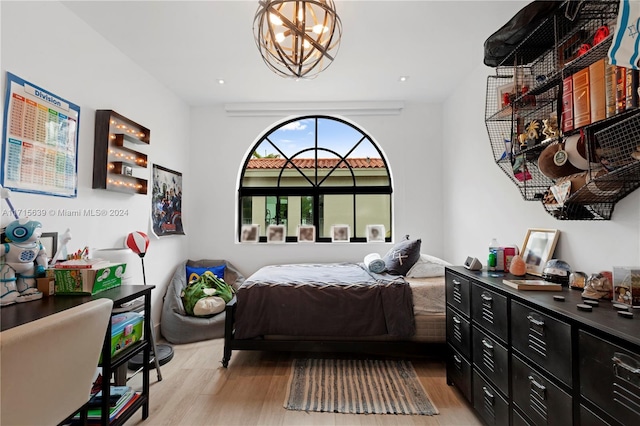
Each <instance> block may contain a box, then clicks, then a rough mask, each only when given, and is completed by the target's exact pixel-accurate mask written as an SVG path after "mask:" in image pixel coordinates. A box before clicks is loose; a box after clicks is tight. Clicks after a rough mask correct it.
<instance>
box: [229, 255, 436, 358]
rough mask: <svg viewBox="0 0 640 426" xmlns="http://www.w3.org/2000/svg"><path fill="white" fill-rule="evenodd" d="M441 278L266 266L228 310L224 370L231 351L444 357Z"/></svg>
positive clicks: (353, 267)
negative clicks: (363, 353) (364, 353)
mask: <svg viewBox="0 0 640 426" xmlns="http://www.w3.org/2000/svg"><path fill="white" fill-rule="evenodd" d="M441 270H442V275H439V276H430V277H421V278H415V277H411V276H410V275H411V274H407V275H394V274H389V273H385V272H383V273H374V272H371V271H370V270H369V268H367V266H366V265H365V264H364V263H320V264H318V263H315V264H289V265H269V266H265V267H263V268H261V269H259V270H258V271H256V272H255V273H254V274H253V275H251V276H250V277H249V278H247V279H246V280H245V281H244V283H243V284H242V285H241V286H240V287H239V288H238V290H237V293H236V297H234V299H233V300H232V301H231V302H229V303H228V304H227V306H226V310H225V312H226V317H225V342H224V343H225V344H224V355H223V359H222V365H223V366H224V367H227V366H228V364H229V360H230V359H231V354H232V351H233V350H234V349H235V350H284V351H321V352H366V353H382V354H419V355H434V356H441V355H442V354H443V352H444V342H445V309H444V304H445V296H444V293H445V285H444V266H442V267H441ZM431 275H433V274H431Z"/></svg>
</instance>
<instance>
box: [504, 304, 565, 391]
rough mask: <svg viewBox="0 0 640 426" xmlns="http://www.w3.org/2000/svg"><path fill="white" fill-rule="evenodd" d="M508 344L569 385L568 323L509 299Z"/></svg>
mask: <svg viewBox="0 0 640 426" xmlns="http://www.w3.org/2000/svg"><path fill="white" fill-rule="evenodd" d="M511 344H512V346H513V347H514V349H516V350H518V351H519V352H520V353H522V354H523V355H524V356H526V357H527V358H529V359H530V360H531V361H533V363H534V364H536V365H539V366H540V367H542V368H544V369H545V370H547V371H548V372H549V373H551V375H553V376H554V377H556V378H558V379H559V380H561V381H563V382H564V383H565V384H566V385H567V386H571V383H572V374H571V360H572V353H571V326H569V324H567V323H565V322H562V321H559V320H557V319H554V318H551V317H550V316H548V315H545V314H543V313H541V312H539V311H536V310H535V309H530V308H528V307H526V306H524V305H522V304H520V303H518V302H516V301H512V302H511Z"/></svg>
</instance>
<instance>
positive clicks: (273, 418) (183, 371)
mask: <svg viewBox="0 0 640 426" xmlns="http://www.w3.org/2000/svg"><path fill="white" fill-rule="evenodd" d="M223 343H224V341H223V339H215V340H209V341H205V342H197V343H190V344H185V345H173V349H174V357H173V359H172V360H171V361H170V362H168V363H167V364H165V365H163V366H162V367H161V372H162V377H163V380H162V381H160V382H159V381H158V380H157V374H156V370H155V369H152V370H151V374H150V378H151V403H150V415H149V417H148V418H147V420H145V421H142V420H141V418H142V411H138V412H136V413H135V414H134V416H133V417H132V418H131V419H129V421H128V422H127V423H126V425H127V426H131V425H138V426H151V425H185V426H192V425H193V426H196V425H231V426H234V425H238V426H245V425H246V426H249V425H251V426H253V425H287V426H288V425H292V426H293V425H295V426H303V425H336V426H341V425H389V426H390V425H398V426H400V425H480V424H481V422H480V421H479V420H478V418H477V417H476V416H475V415H474V414H473V412H472V411H471V408H470V406H469V404H468V403H467V402H466V401H465V400H464V399H463V397H462V396H461V394H460V393H459V391H458V390H457V389H455V388H453V387H450V386H447V384H446V379H445V365H444V362H442V361H437V360H432V359H427V358H413V359H411V361H412V363H413V366H414V368H415V370H416V372H417V373H418V376H419V377H420V381H421V382H422V384H423V386H424V388H425V389H426V390H427V392H428V394H429V396H430V397H431V400H432V401H433V403H434V404H435V405H436V407H437V408H438V410H439V411H440V414H439V415H436V416H407V415H373V414H368V415H357V414H337V413H306V412H303V411H290V410H286V409H285V408H284V407H283V403H284V398H285V394H286V388H287V382H288V379H289V372H290V365H291V360H292V359H294V358H295V357H300V356H304V355H305V354H301V353H289V352H282V353H276V352H260V351H235V352H234V353H233V355H232V357H231V361H230V362H229V368H223V367H222V365H221V363H220V360H221V359H222V350H223ZM312 356H319V355H318V354H313V355H312ZM335 356H346V355H344V354H338V355H335ZM140 383H141V380H140V375H136V376H135V377H133V378H131V379H130V380H129V382H128V384H129V385H131V386H133V387H137V386H140Z"/></svg>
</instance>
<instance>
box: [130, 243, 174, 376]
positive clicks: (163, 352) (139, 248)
mask: <svg viewBox="0 0 640 426" xmlns="http://www.w3.org/2000/svg"><path fill="white" fill-rule="evenodd" d="M124 242H125V244H126V246H127V247H129V248H130V249H131V251H132V252H134V253H136V254H137V255H138V256H139V257H140V261H141V262H142V282H143V283H144V285H147V277H146V275H145V272H144V255H145V254H147V248H149V237H148V236H147V234H145V233H144V232H140V231H135V232H131V233H129V235H127V237H126V238H125V240H124ZM148 318H149V323H150V325H151V344H152V347H151V357H152V360H151V362H153V363H154V364H155V366H156V372H157V373H158V381H161V380H162V373H161V372H160V366H161V365H164V364H166V363H167V362H169V361H171V359H172V358H173V348H172V347H171V346H170V345H165V344H160V345H158V344H156V336H155V334H156V333H155V330H154V328H155V327H154V325H153V320H152V318H151V313H149V317H148ZM143 365H144V363H143V361H142V354H141V353H139V354H137V355H135V356H134V357H133V358H131V359H130V360H129V363H128V367H129V369H131V370H136V369H138V371H139V369H140V368H141V367H142V366H143Z"/></svg>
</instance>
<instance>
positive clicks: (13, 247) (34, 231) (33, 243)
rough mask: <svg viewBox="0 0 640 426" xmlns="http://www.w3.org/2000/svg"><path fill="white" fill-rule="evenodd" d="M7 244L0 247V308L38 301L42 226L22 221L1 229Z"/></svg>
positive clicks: (44, 256)
mask: <svg viewBox="0 0 640 426" xmlns="http://www.w3.org/2000/svg"><path fill="white" fill-rule="evenodd" d="M5 234H6V238H7V241H8V242H4V243H2V244H0V256H1V258H0V306H5V305H10V304H13V303H16V302H18V303H20V302H29V301H31V300H37V299H41V298H42V292H40V291H39V290H38V288H37V283H36V277H37V276H38V275H41V274H43V273H44V270H45V267H46V265H47V252H46V251H45V249H44V247H43V246H42V243H40V236H41V235H42V224H41V223H40V222H38V221H35V220H29V219H28V218H22V219H18V220H14V221H13V222H11V223H10V224H9V225H8V226H7V228H6V230H5Z"/></svg>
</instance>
